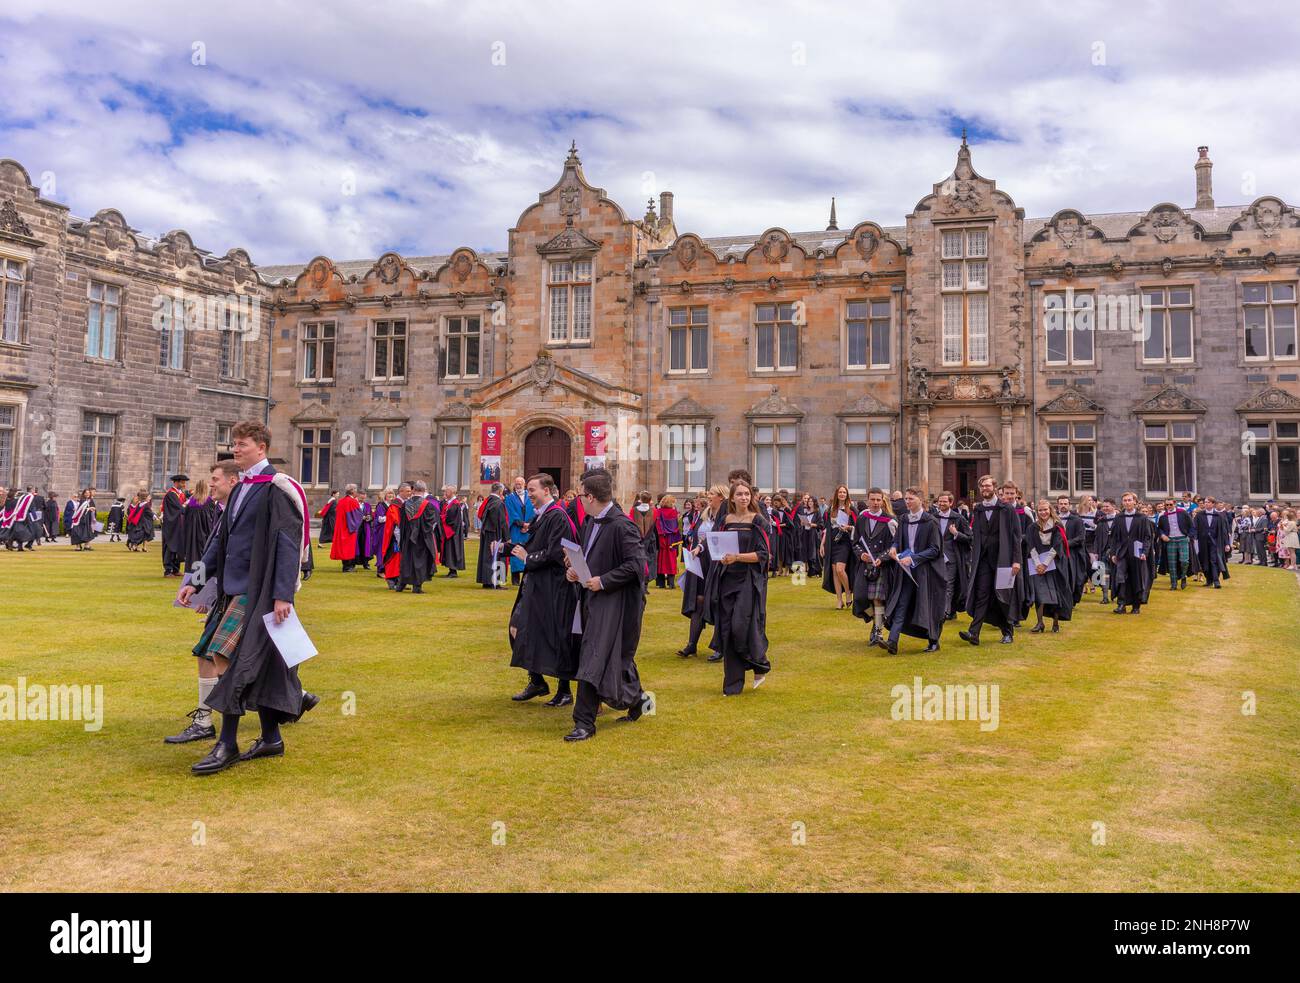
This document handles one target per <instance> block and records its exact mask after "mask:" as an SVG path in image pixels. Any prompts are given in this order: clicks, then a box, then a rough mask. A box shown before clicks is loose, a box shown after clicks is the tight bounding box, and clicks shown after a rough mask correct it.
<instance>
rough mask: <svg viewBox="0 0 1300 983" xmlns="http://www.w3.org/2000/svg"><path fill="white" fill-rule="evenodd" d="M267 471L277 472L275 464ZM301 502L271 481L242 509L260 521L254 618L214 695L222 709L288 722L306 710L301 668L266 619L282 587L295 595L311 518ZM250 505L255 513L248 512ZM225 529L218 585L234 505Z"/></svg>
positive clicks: (253, 572) (252, 587)
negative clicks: (290, 661) (284, 652)
mask: <svg viewBox="0 0 1300 983" xmlns="http://www.w3.org/2000/svg"><path fill="white" fill-rule="evenodd" d="M263 473H264V474H274V469H269V470H267V471H265V472H263ZM251 487H252V486H251V485H240V486H239V487H238V488H237V490H236V492H235V493H234V494H237V495H242V494H248V492H249V489H250V488H251ZM232 504H233V500H232ZM300 508H301V506H300V505H299V504H297V503H295V502H294V501H293V500H292V499H290V497H289V495H288V493H286V492H284V491H281V490H280V489H279V488H276V487H275V486H274V485H269V486H267V489H266V494H264V495H260V496H257V497H256V498H253V499H250V500H249V501H248V502H246V503H245V504H244V505H243V506H242V507H241V509H240V515H239V521H240V522H241V523H243V522H248V521H250V520H251V521H253V522H254V523H255V525H254V527H253V549H252V554H251V556H250V559H249V565H248V593H247V597H248V612H247V618H248V620H247V622H246V623H245V628H244V634H243V636H242V637H241V638H240V640H239V646H238V647H237V648H236V649H235V654H234V656H233V657H232V658H231V660H230V667H229V668H228V669H227V670H226V671H225V673H224V674H223V675H222V676H221V678H220V679H219V680H218V681H217V685H216V686H215V687H214V688H213V690H212V693H211V694H210V695H209V696H208V706H210V707H212V709H214V710H216V711H217V712H219V713H222V714H234V715H236V716H239V715H242V714H243V713H244V712H245V711H247V710H267V711H270V712H271V713H272V714H273V715H274V716H275V717H276V718H277V720H278V722H280V723H285V722H287V721H290V720H296V719H297V718H298V716H299V714H301V712H302V684H301V683H300V682H299V680H298V668H297V666H295V667H293V668H292V669H291V668H289V667H288V666H287V665H285V662H284V659H283V658H282V657H281V656H280V652H279V650H278V649H277V648H276V647H275V643H274V642H272V641H271V637H270V635H268V634H267V631H266V623H265V622H264V621H263V620H262V619H263V618H264V617H265V616H266V615H268V614H270V613H271V612H272V611H274V610H275V602H276V600H277V598H276V596H275V595H276V592H277V590H278V591H279V592H280V593H282V594H288V595H289V596H288V597H284V596H282V597H280V598H279V600H287V601H290V602H292V601H293V600H294V597H293V585H294V584H296V583H297V580H298V576H299V572H300V568H301V563H302V545H303V543H302V536H303V523H304V521H306V520H305V518H304V516H303V513H302V512H301V511H300ZM249 509H252V510H253V513H252V514H251V515H246V514H245V512H246V511H247V510H249ZM219 530H220V531H219V533H218V546H217V549H216V551H215V555H216V562H215V564H214V567H215V569H212V570H210V571H209V574H208V575H209V576H210V577H216V578H217V585H218V590H220V589H221V582H222V576H221V573H222V570H221V567H222V564H223V563H224V562H225V556H226V543H227V540H228V538H229V533H230V509H229V508H227V509H226V510H225V511H224V512H223V513H222V516H221V525H220V526H219ZM277 585H278V587H277ZM229 600H230V599H229V598H228V597H226V596H225V595H224V594H222V596H220V597H219V599H218V602H217V603H218V605H219V607H220V608H221V610H223V611H224V610H225V608H226V605H227V604H228V603H229Z"/></svg>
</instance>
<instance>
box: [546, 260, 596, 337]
mask: <svg viewBox="0 0 1300 983" xmlns="http://www.w3.org/2000/svg"><path fill="white" fill-rule="evenodd" d="M582 263H586V264H587V266H588V267H589V268H590V269H589V272H588V274H587V277H586V278H585V279H580V278H578V277H577V275H576V270H577V267H578V265H579V264H582ZM561 265H568V266H569V267H570V268H571V273H570V278H569V279H567V280H556V279H555V275H554V270H555V268H556V267H557V266H561ZM542 276H543V282H542V287H543V289H542V296H543V298H544V299H543V303H544V304H545V311H546V346H547V347H548V348H590V347H591V346H592V345H593V344H594V343H595V339H596V279H597V277H596V254H595V253H586V252H583V253H575V254H573V255H554V256H548V257H547V258H546V261H545V263H544V264H543V265H542ZM577 287H586V288H587V291H588V293H587V298H588V300H587V303H588V310H587V315H588V322H587V337H585V338H576V337H574V312H575V310H576V309H577V305H576V304H575V303H574V292H575V288H577ZM556 289H563V290H564V292H565V331H564V336H563V337H561V338H557V337H556V336H555V329H554V326H553V325H552V323H551V317H552V315H553V314H554V307H553V306H552V303H551V292H552V291H553V290H556Z"/></svg>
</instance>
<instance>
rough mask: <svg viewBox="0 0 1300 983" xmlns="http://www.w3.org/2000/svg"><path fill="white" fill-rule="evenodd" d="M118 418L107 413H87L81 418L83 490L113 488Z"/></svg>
mask: <svg viewBox="0 0 1300 983" xmlns="http://www.w3.org/2000/svg"><path fill="white" fill-rule="evenodd" d="M116 430H117V417H115V416H111V415H109V414H107V413H85V414H83V415H82V418H81V467H80V469H79V471H78V481H79V482H80V487H81V488H97V489H105V490H107V489H110V488H112V487H113V434H114V433H115V432H116Z"/></svg>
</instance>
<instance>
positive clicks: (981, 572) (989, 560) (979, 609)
mask: <svg viewBox="0 0 1300 983" xmlns="http://www.w3.org/2000/svg"><path fill="white" fill-rule="evenodd" d="M904 576H906V575H904ZM997 582H998V561H997V559H996V558H994V557H993V556H992V555H991V554H988V553H985V554H983V555H982V556H981V557H980V564H979V566H977V567H976V568H975V569H974V570H972V571H971V592H970V601H971V603H970V617H971V621H970V633H971V634H972V635H979V633H980V629H981V628H983V627H984V622H985V621H988V622H990V623H991V624H994V625H997V626H998V628H999V629H1001V630H1002V631H1003V632H1009V631H1010V630H1011V625H1009V624H1007V622H1006V616H1005V615H1004V614H1003V611H1002V606H1001V605H1000V604H999V603H998V595H997V591H996V590H995V589H994V588H995V587H996V586H997Z"/></svg>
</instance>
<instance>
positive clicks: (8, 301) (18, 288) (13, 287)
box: [0, 257, 23, 474]
mask: <svg viewBox="0 0 1300 983" xmlns="http://www.w3.org/2000/svg"><path fill="white" fill-rule="evenodd" d="M0 340H4V341H9V342H13V343H14V344H18V343H19V342H21V341H22V340H23V264H22V263H20V262H18V260H16V259H4V258H2V257H0ZM3 473H4V472H0V474H3Z"/></svg>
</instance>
